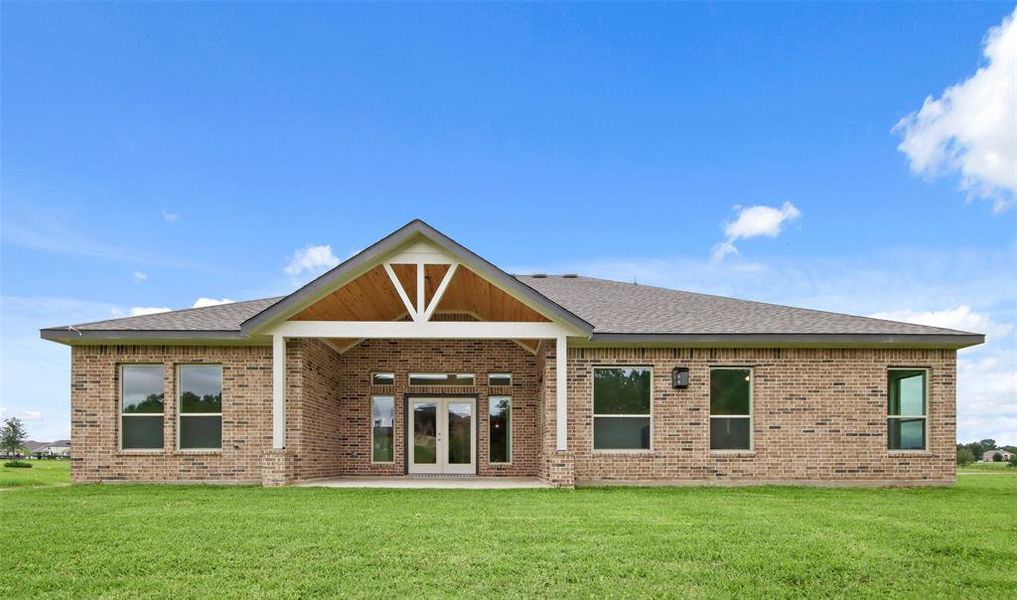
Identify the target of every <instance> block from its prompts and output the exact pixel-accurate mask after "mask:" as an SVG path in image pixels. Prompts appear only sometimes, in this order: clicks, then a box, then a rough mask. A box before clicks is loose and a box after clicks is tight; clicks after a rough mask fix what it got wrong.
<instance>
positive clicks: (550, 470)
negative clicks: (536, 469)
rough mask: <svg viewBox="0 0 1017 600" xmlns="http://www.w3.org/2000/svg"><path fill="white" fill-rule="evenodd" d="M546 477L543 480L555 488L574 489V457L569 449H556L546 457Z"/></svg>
mask: <svg viewBox="0 0 1017 600" xmlns="http://www.w3.org/2000/svg"><path fill="white" fill-rule="evenodd" d="M546 460H547V461H548V465H547V478H546V479H545V481H547V483H549V484H551V486H553V487H556V488H566V489H570V490H571V489H575V487H576V457H575V454H573V452H572V451H571V450H556V451H555V452H554V453H553V454H551V455H550V456H548V457H547V459H546Z"/></svg>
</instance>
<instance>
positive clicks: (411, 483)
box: [296, 477, 550, 490]
mask: <svg viewBox="0 0 1017 600" xmlns="http://www.w3.org/2000/svg"><path fill="white" fill-rule="evenodd" d="M296 486H297V487H328V488H391V489H448V490H515V489H534V488H546V487H550V486H549V485H548V484H546V483H544V482H543V481H541V480H540V479H537V478H536V477H336V478H333V479H319V480H317V481H307V482H303V483H298V484H296Z"/></svg>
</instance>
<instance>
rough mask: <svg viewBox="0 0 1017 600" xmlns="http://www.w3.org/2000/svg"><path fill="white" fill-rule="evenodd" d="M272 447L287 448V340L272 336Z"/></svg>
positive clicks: (279, 336)
mask: <svg viewBox="0 0 1017 600" xmlns="http://www.w3.org/2000/svg"><path fill="white" fill-rule="evenodd" d="M272 447H273V448H276V449H282V448H285V447H286V338H284V337H283V336H281V335H279V334H276V335H274V336H272Z"/></svg>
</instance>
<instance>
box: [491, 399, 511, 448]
mask: <svg viewBox="0 0 1017 600" xmlns="http://www.w3.org/2000/svg"><path fill="white" fill-rule="evenodd" d="M511 427H512V399H511V398H509V397H507V396H491V397H490V398H488V411H487V446H488V462H490V463H507V462H510V461H511V456H512V429H511Z"/></svg>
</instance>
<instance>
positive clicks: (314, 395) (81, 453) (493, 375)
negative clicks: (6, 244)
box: [41, 220, 984, 487]
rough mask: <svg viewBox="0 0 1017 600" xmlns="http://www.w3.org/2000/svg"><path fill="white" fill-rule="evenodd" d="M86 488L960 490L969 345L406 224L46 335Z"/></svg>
mask: <svg viewBox="0 0 1017 600" xmlns="http://www.w3.org/2000/svg"><path fill="white" fill-rule="evenodd" d="M41 335H42V337H43V338H44V339H47V340H52V341H55V342H59V343H62V344H67V345H70V346H71V349H72V353H71V410H72V440H73V445H72V458H73V471H72V472H73V479H74V481H76V482H93V481H112V480H128V481H210V482H260V483H263V484H264V485H284V484H289V483H294V482H301V481H309V480H314V479H322V478H334V477H345V476H402V475H411V476H412V475H417V474H427V475H429V476H452V475H456V476H468V475H477V476H492V477H497V476H526V477H539V478H541V479H542V480H544V481H546V482H548V483H550V484H552V485H557V486H566V487H568V486H572V485H575V484H577V483H579V484H583V483H672V484H673V483H746V484H748V483H765V482H800V483H818V484H870V485H885V484H924V485H932V484H949V483H951V482H953V481H954V477H955V467H954V462H955V446H954V444H955V425H956V420H955V419H956V416H955V415H956V410H955V408H956V407H955V402H956V400H955V389H956V352H957V349H959V348H964V347H967V346H972V345H975V344H979V343H982V342H983V341H984V337H983V336H982V335H978V334H972V333H965V332H960V331H953V330H949V329H941V328H935V327H925V326H920V325H912V324H907V323H896V322H890V321H883V320H877V319H870V318H865V317H857V316H850V315H841V314H834V313H828V312H821V311H814V310H805V309H799V308H791V307H785V306H776V305H772V304H763V303H758V302H748V301H744V300H735V299H730V298H722V297H717V296H709V295H704V294H695V293H689V292H681V291H675V290H668V289H662V288H657V287H651V286H645V285H637V284H634V283H622V282H616V281H606V280H602V279H593V278H587V277H578V276H574V275H561V276H545V275H529V276H513V275H509V274H507V273H505V272H504V271H502V270H500V269H498V268H497V267H495V266H494V265H492V264H491V263H489V262H487V261H486V260H484V259H483V258H481V257H480V256H478V255H477V254H475V253H473V252H472V251H470V250H468V249H466V248H465V247H463V246H461V245H460V244H458V243H456V242H455V241H453V240H452V239H450V238H448V237H447V236H445V235H444V234H442V233H440V232H439V231H437V230H435V229H433V228H432V227H430V226H429V225H427V224H426V223H423V222H422V221H419V220H418V221H413V222H411V223H409V224H407V225H406V226H404V227H402V228H401V229H399V230H398V231H396V232H394V233H392V234H391V235H389V236H387V237H385V238H384V239H382V240H380V241H379V242H377V243H375V244H374V245H372V246H371V247H369V248H367V249H366V250H364V251H362V252H360V253H359V254H357V255H356V256H354V257H352V258H350V259H349V260H347V261H346V262H344V263H342V264H341V265H339V266H337V267H335V268H334V269H332V270H330V271H329V272H327V273H325V274H324V275H322V276H321V277H319V278H317V279H315V280H314V281H312V282H310V283H308V284H307V285H305V286H303V287H302V288H300V289H298V290H296V291H295V292H293V293H292V294H290V295H288V296H285V297H281V298H268V299H264V300H252V301H248V302H237V303H233V304H226V305H221V306H212V307H208V308H197V309H189V310H180V311H173V312H168V313H161V314H155V315H148V316H139V317H130V318H123V319H114V320H109V321H102V322H97V323H87V324H81V325H75V326H65V327H55V328H49V329H43V330H42V331H41Z"/></svg>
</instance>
